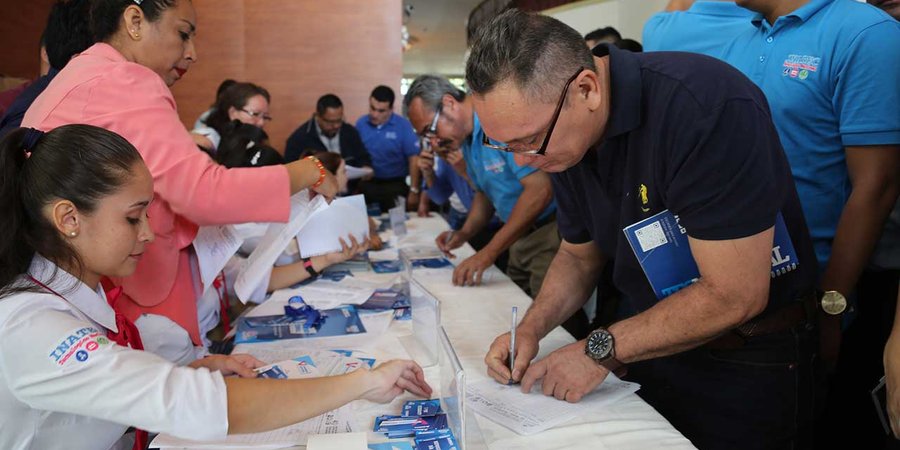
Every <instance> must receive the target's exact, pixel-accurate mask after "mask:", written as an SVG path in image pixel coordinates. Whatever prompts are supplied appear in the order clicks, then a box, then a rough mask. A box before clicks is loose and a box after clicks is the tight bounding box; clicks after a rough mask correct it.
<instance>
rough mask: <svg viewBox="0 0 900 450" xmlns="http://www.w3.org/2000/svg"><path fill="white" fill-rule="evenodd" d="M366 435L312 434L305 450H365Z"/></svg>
mask: <svg viewBox="0 0 900 450" xmlns="http://www.w3.org/2000/svg"><path fill="white" fill-rule="evenodd" d="M366 449H367V447H366V433H339V434H314V435H312V436H310V437H309V439H308V440H307V442H306V450H366Z"/></svg>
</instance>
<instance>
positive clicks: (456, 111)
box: [404, 75, 560, 296]
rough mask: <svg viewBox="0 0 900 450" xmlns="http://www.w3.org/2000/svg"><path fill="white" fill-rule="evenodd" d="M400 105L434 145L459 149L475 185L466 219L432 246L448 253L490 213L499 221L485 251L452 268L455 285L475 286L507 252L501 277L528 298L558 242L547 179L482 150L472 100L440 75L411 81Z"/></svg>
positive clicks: (537, 286)
mask: <svg viewBox="0 0 900 450" xmlns="http://www.w3.org/2000/svg"><path fill="white" fill-rule="evenodd" d="M404 110H405V111H406V112H407V117H409V119H410V122H412V124H413V126H414V127H415V129H416V130H417V131H418V132H419V134H420V135H422V136H423V137H424V138H426V139H428V140H429V142H430V143H431V145H432V147H445V148H451V149H462V151H463V155H464V157H465V160H466V166H467V172H468V176H469V179H470V180H471V182H472V185H473V187H474V188H475V197H474V199H473V200H472V207H471V209H470V211H469V216H468V218H467V219H466V222H465V224H463V226H462V228H460V229H459V230H458V231H455V232H450V231H448V232H444V233H442V234H441V235H440V236H438V239H437V244H438V247H440V248H441V250H443V251H445V252H448V253H449V252H450V251H451V250H453V249H455V248H458V247H459V246H461V245H462V244H463V243H465V242H466V241H467V240H468V239H469V238H471V237H472V236H474V235H475V234H476V233H478V232H479V231H480V230H481V229H483V228H484V227H485V226H486V225H487V224H488V223H489V222H490V220H491V217H492V216H493V215H494V212H495V211H496V213H497V215H498V216H499V217H500V219H501V220H502V221H503V222H504V224H503V226H502V227H501V228H500V229H499V230H498V231H497V233H496V234H495V235H494V237H493V238H492V239H491V241H490V242H489V243H488V244H487V245H486V246H485V247H484V248H482V249H481V250H479V251H478V252H477V253H475V255H473V256H471V257H469V258H467V259H466V260H464V261H462V262H461V263H459V264H458V265H457V266H456V269H455V270H454V273H453V282H454V284H457V285H473V284H480V283H481V277H482V274H483V272H484V271H485V270H486V269H488V268H489V267H490V266H491V265H492V264H494V261H495V260H496V259H497V257H498V256H499V255H500V254H501V253H503V252H504V251H506V250H507V249H509V264H508V267H507V274H508V275H509V276H510V278H512V280H513V281H514V282H516V284H518V285H519V286H520V287H521V288H522V289H523V290H524V291H525V292H527V293H529V295H532V296H533V295H537V293H538V292H539V291H540V286H541V284H542V283H543V281H544V275H545V274H546V273H547V267H548V266H549V265H550V261H551V260H552V259H553V256H554V255H555V254H556V251H557V249H558V248H559V244H560V240H559V234H558V231H557V227H556V204H555V203H554V201H553V188H552V186H551V184H550V178H549V176H547V174H545V173H543V172H540V171H538V170H536V169H534V168H531V167H527V166H525V167H522V166H519V165H518V164H516V162H515V161H514V160H513V157H512V154H510V153H503V152H500V151H497V150H493V149H486V148H482V145H481V143H482V139H483V137H484V134H483V132H482V131H481V125H480V124H479V122H478V117H477V116H476V115H475V113H474V110H473V108H472V103H471V100H470V99H469V98H468V97H467V96H466V94H465V92H463V91H462V90H460V89H458V88H456V87H455V86H453V85H452V84H450V82H449V81H447V79H446V78H444V77H441V76H437V75H422V76H420V77H418V78H416V80H415V81H413V84H412V85H411V86H410V88H409V91H408V92H407V94H406V98H405V99H404Z"/></svg>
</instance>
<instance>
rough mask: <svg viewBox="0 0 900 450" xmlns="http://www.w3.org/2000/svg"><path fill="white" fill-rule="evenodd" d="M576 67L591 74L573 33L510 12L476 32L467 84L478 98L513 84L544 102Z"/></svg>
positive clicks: (548, 20) (539, 18)
mask: <svg viewBox="0 0 900 450" xmlns="http://www.w3.org/2000/svg"><path fill="white" fill-rule="evenodd" d="M579 67H585V68H588V69H591V70H595V71H596V66H595V64H594V58H593V56H592V55H591V51H590V50H589V49H588V48H587V46H585V45H584V38H582V37H581V35H580V34H579V33H578V32H577V31H575V30H574V29H572V28H571V27H570V26H568V25H566V24H564V23H562V22H560V21H559V20H556V19H554V18H552V17H549V16H543V15H540V14H534V13H526V12H523V11H520V10H518V9H510V10H508V11H506V12H504V13H503V14H500V15H499V16H497V17H495V18H494V19H493V20H491V21H490V22H489V23H488V24H486V25H484V26H482V27H481V29H480V30H479V31H478V35H477V36H476V37H475V41H474V43H473V44H472V52H471V54H470V55H469V60H468V62H467V63H466V83H467V84H468V86H469V90H470V91H471V92H473V93H476V94H479V95H483V94H487V93H489V92H490V91H491V90H493V89H494V88H496V87H497V85H498V84H500V83H502V82H505V81H507V80H512V81H513V82H514V83H515V85H516V87H518V88H519V89H521V90H522V91H524V92H525V93H527V94H528V96H529V97H537V98H539V99H541V100H542V101H544V102H548V103H549V102H553V101H556V98H557V96H559V93H560V92H561V91H562V89H563V86H562V84H563V83H565V81H566V80H567V79H568V78H569V77H570V76H572V74H573V73H575V71H576V70H578V68H579Z"/></svg>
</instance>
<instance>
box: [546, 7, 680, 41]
mask: <svg viewBox="0 0 900 450" xmlns="http://www.w3.org/2000/svg"><path fill="white" fill-rule="evenodd" d="M667 3H668V0H582V1H580V2H575V3H570V4H568V5H564V6H560V7H558V8H553V9H548V10H547V11H544V14H547V15H548V16H551V17H554V18H556V19H559V20H560V21H562V22H563V23H565V24H567V25H569V26H570V27H572V28H574V29H575V30H577V31H578V32H579V33H581V34H582V35H584V34H587V33H588V32H590V31H593V30H596V29H597V28H602V27H613V28H615V29H617V30H619V32H620V33H622V37H623V38H630V39H634V40H636V41H638V42H640V41H641V31H642V30H643V29H644V22H646V21H647V19H648V18H649V17H650V16H652V15H653V14H656V13H657V12H659V11H662V10H663V8H665V6H666V4H667Z"/></svg>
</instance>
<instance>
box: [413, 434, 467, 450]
mask: <svg viewBox="0 0 900 450" xmlns="http://www.w3.org/2000/svg"><path fill="white" fill-rule="evenodd" d="M415 443H416V450H457V449H459V445H457V443H456V438H455V437H453V431H450V430H449V429H443V430H433V431H420V432H418V433H416V437H415Z"/></svg>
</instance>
